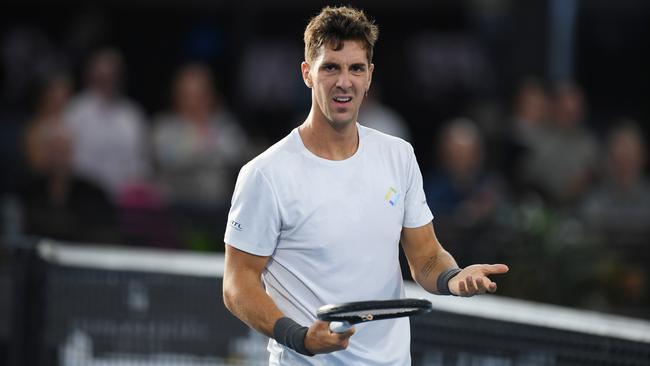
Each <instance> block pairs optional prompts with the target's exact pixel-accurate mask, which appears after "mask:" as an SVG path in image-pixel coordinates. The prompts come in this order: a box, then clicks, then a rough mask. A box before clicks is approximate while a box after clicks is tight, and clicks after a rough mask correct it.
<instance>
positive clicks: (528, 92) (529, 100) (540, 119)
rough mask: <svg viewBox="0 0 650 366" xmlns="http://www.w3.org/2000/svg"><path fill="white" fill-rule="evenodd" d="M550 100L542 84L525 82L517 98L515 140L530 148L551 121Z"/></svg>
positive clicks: (528, 80)
mask: <svg viewBox="0 0 650 366" xmlns="http://www.w3.org/2000/svg"><path fill="white" fill-rule="evenodd" d="M549 104H550V103H549V98H548V95H547V93H546V90H545V89H544V87H543V86H542V84H541V83H540V82H539V81H537V80H535V79H526V80H524V81H523V82H522V83H521V85H520V86H519V89H518V90H517V95H516V96H515V106H514V111H513V112H514V115H513V118H512V130H513V135H514V138H515V139H516V140H517V141H518V142H519V143H520V144H522V145H523V146H525V147H529V146H530V145H531V144H532V143H533V142H532V141H533V140H534V139H535V138H536V137H538V136H539V134H540V131H542V130H543V129H544V128H545V127H546V124H547V122H548V119H549V106H550V105H549Z"/></svg>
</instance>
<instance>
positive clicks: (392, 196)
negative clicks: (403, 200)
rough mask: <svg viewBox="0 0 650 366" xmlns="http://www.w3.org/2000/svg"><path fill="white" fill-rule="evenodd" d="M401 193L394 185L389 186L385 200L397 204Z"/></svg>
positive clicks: (393, 204) (392, 204)
mask: <svg viewBox="0 0 650 366" xmlns="http://www.w3.org/2000/svg"><path fill="white" fill-rule="evenodd" d="M399 199H400V194H399V193H398V192H397V190H396V189H395V188H393V187H389V188H388V192H386V195H384V200H386V201H388V203H390V205H391V206H395V205H396V204H397V202H399Z"/></svg>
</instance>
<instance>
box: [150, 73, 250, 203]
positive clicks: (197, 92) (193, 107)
mask: <svg viewBox="0 0 650 366" xmlns="http://www.w3.org/2000/svg"><path fill="white" fill-rule="evenodd" d="M172 94H173V95H172V98H173V110H172V111H169V112H166V113H163V114H161V115H160V116H158V117H157V118H156V120H155V124H154V155H155V161H156V163H157V168H158V174H157V175H158V179H159V182H160V183H161V185H162V188H163V190H164V193H165V194H166V196H167V198H168V199H169V200H170V201H171V202H172V203H175V204H191V205H205V206H222V205H225V204H227V203H228V202H229V200H230V197H231V194H232V189H233V185H234V179H235V175H236V172H237V171H238V170H239V168H240V167H241V165H242V164H243V162H244V161H245V160H246V159H247V157H248V153H247V151H248V150H247V149H248V146H247V145H248V139H247V137H246V135H245V134H244V131H243V130H242V128H241V127H240V125H239V123H238V122H237V120H236V119H235V118H234V116H233V115H231V114H230V113H229V112H228V110H227V108H226V107H225V106H224V105H223V104H222V103H221V101H220V100H219V99H218V98H217V96H216V94H215V90H214V84H213V79H212V73H211V72H210V70H209V69H208V67H207V66H205V65H202V64H190V65H187V66H185V67H183V68H182V69H181V70H180V71H179V72H178V74H177V76H176V79H175V81H174V84H173V91H172Z"/></svg>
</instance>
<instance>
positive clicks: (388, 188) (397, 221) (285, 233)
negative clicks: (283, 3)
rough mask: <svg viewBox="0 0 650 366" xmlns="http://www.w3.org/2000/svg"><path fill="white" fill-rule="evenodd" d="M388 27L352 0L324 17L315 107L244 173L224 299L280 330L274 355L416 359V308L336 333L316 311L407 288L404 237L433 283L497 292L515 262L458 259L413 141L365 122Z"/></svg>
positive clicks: (313, 28)
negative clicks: (440, 224) (462, 264)
mask: <svg viewBox="0 0 650 366" xmlns="http://www.w3.org/2000/svg"><path fill="white" fill-rule="evenodd" d="M377 35H378V28H377V26H376V25H375V24H373V22H372V21H370V20H368V18H367V17H366V16H365V15H364V13H363V12H362V11H360V10H356V9H353V8H349V7H337V8H332V7H327V8H324V9H323V10H322V11H321V12H320V14H318V15H317V16H316V17H314V18H312V19H311V21H310V22H309V24H308V25H307V28H306V29H305V34H304V41H305V61H304V62H302V64H301V71H302V77H303V80H304V82H305V84H306V85H307V87H308V88H310V89H311V97H312V103H311V110H310V112H309V115H308V116H307V118H306V119H305V121H304V123H303V124H302V125H300V126H299V127H297V128H295V129H294V130H293V131H291V133H290V134H289V135H288V136H286V137H285V138H283V139H282V140H280V141H279V142H277V143H276V144H275V145H273V146H272V147H270V148H269V149H268V150H267V151H265V152H264V153H262V154H261V155H259V156H258V157H256V158H255V159H253V160H252V161H250V162H249V163H248V164H246V165H245V166H244V167H243V168H242V169H241V171H240V173H239V177H238V179H237V184H236V186H235V192H234V194H233V198H232V206H231V209H230V213H229V217H228V226H227V229H226V233H225V242H226V263H225V273H224V279H223V288H224V301H225V304H226V306H227V308H228V309H229V310H230V311H231V312H232V313H233V314H234V315H236V316H237V317H239V318H240V319H241V320H242V321H244V322H245V323H246V324H248V325H249V326H250V327H252V328H254V329H256V330H258V331H259V332H261V333H263V334H265V335H267V336H269V337H270V338H271V339H270V341H269V344H268V350H269V352H270V364H271V365H392V366H394V365H409V364H410V333H409V321H408V318H399V319H389V320H381V321H374V322H368V323H363V324H359V325H357V326H356V329H355V328H352V329H350V330H348V331H346V332H344V333H333V332H331V331H330V329H329V324H328V323H327V322H323V321H318V320H316V317H315V314H316V310H317V309H318V308H319V307H320V306H322V305H325V304H330V303H342V302H352V301H362V300H385V299H397V298H402V297H404V286H403V281H402V277H401V271H400V265H399V258H398V253H399V250H398V249H399V248H398V245H399V243H400V242H401V244H402V247H403V248H404V252H405V253H406V256H407V258H408V262H409V266H410V270H411V273H412V275H413V278H414V279H415V280H416V281H417V282H418V283H419V284H420V285H421V286H422V287H423V288H425V289H426V290H427V291H429V292H432V293H436V294H447V295H449V294H453V295H457V296H472V295H476V294H483V293H486V292H494V291H496V288H497V286H496V284H495V283H494V282H493V281H492V280H490V278H489V277H488V276H489V275H492V274H499V273H505V272H507V271H508V267H506V266H505V265H503V264H496V265H472V266H469V267H466V268H464V269H460V268H458V266H457V264H456V262H455V261H454V259H453V257H452V256H451V255H450V254H449V253H448V252H447V251H445V250H444V249H443V248H442V247H441V245H440V243H439V242H438V240H437V239H436V236H435V234H434V230H433V226H432V219H433V215H432V214H431V211H430V210H429V207H428V205H427V202H426V200H425V196H424V193H423V189H422V175H421V173H420V170H419V168H418V164H417V162H416V159H415V155H414V153H413V148H412V147H411V145H410V144H408V143H407V142H405V141H403V140H401V139H399V138H396V137H392V136H388V135H385V134H382V133H380V132H378V131H376V130H373V129H370V128H366V127H363V126H361V125H360V124H359V123H358V122H357V115H358V112H359V107H360V106H361V103H362V101H363V99H364V96H365V94H366V93H367V91H368V89H369V88H370V84H371V81H372V75H373V72H374V68H375V66H374V65H373V64H372V54H373V46H374V43H375V41H376V40H377ZM353 334H354V337H352V335H353Z"/></svg>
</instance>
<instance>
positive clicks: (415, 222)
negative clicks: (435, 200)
mask: <svg viewBox="0 0 650 366" xmlns="http://www.w3.org/2000/svg"><path fill="white" fill-rule="evenodd" d="M408 152H409V154H408V157H407V159H408V161H407V162H406V164H405V166H406V167H408V168H407V172H406V174H407V177H406V178H407V189H406V198H405V200H404V223H403V224H402V226H404V227H408V228H415V227H420V226H423V225H426V224H428V223H429V222H430V221H431V220H433V214H432V213H431V210H430V209H429V205H428V204H427V199H426V196H425V195H424V188H423V185H422V173H421V172H420V167H419V166H418V162H417V160H416V158H415V153H414V152H413V147H411V145H409V151H408Z"/></svg>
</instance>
